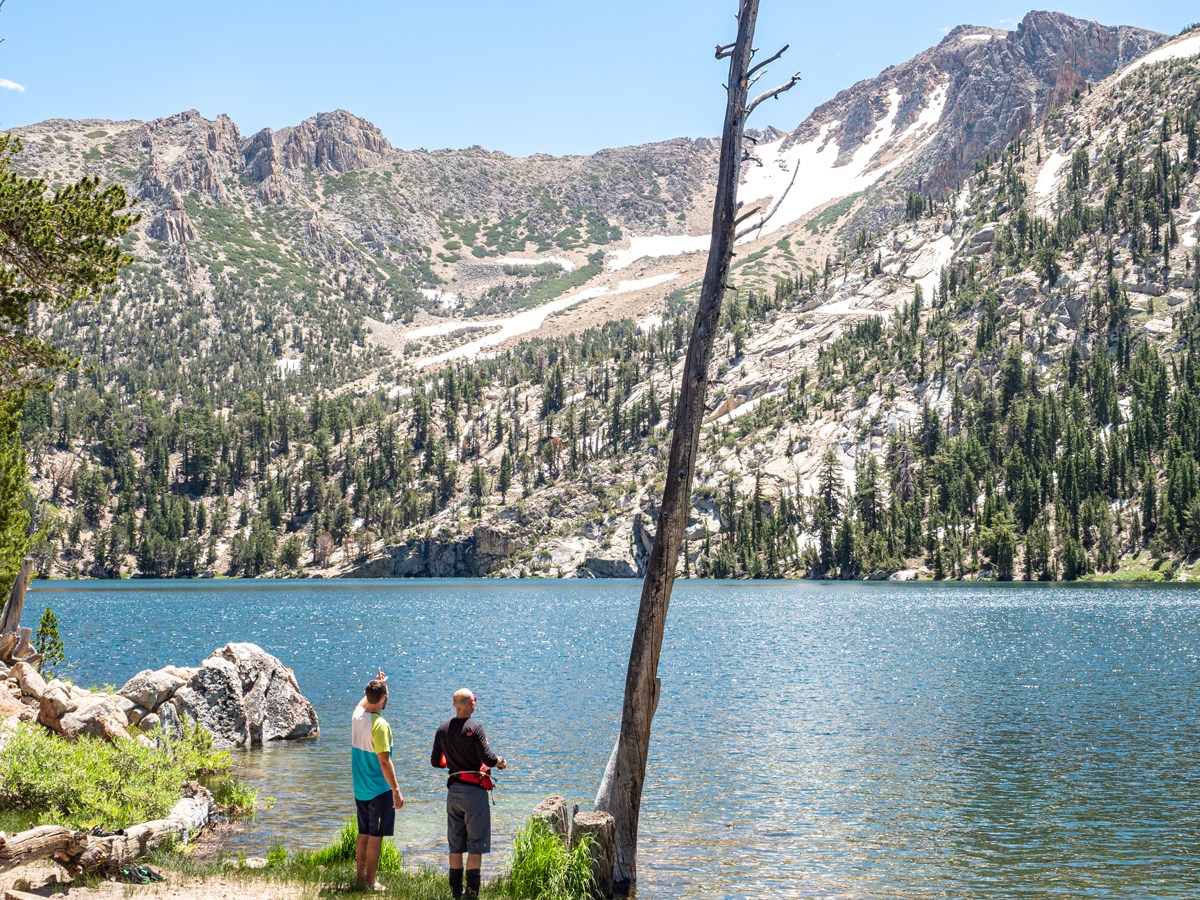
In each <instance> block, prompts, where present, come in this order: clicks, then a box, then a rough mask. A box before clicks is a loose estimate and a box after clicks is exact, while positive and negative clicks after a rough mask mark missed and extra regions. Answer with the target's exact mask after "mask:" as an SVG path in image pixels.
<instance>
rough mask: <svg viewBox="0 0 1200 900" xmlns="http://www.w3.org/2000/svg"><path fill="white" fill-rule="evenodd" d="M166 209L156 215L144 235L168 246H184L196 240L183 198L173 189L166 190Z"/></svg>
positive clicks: (194, 230)
mask: <svg viewBox="0 0 1200 900" xmlns="http://www.w3.org/2000/svg"><path fill="white" fill-rule="evenodd" d="M168 195H169V196H168V200H167V206H166V208H165V209H164V210H163V211H162V212H161V213H159V214H158V217H157V218H156V219H155V220H154V222H153V223H151V225H150V227H149V228H148V229H147V231H146V233H147V234H148V235H149V236H150V237H152V238H155V239H156V240H160V241H166V242H167V243H168V244H186V243H188V242H189V241H194V240H195V239H196V229H195V227H194V226H193V225H192V220H191V217H189V216H188V214H187V208H186V207H185V206H184V205H183V198H182V197H180V196H179V192H178V191H176V190H175V189H174V188H168Z"/></svg>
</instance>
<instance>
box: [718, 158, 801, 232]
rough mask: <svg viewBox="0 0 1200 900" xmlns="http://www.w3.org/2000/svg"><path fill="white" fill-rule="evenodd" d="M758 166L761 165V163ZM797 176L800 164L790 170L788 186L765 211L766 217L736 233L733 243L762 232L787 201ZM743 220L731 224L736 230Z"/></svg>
mask: <svg viewBox="0 0 1200 900" xmlns="http://www.w3.org/2000/svg"><path fill="white" fill-rule="evenodd" d="M759 165H761V163H760V164H759ZM799 174H800V163H796V168H795V169H793V170H792V180H791V181H789V182H788V186H787V187H786V188H784V189H783V193H782V194H780V195H779V199H778V200H776V201H775V205H774V206H772V207H771V208H770V209H769V210H768V211H767V213H766V215H764V216H763V217H762V218H761V219H759V220H758V222H756V223H755V224H753V225H751V226H750V227H748V228H743V229H742V230H741V231H738V232H736V233H735V234H734V236H733V239H734V241H740V240H741V239H742V238H744V237H746V235H748V234H750V233H751V232H754V231H762V229H763V227H764V226H765V225H766V224H767V223H768V222H770V221H771V217H772V216H774V215H775V213H776V212H778V211H779V207H780V206H782V205H783V201H784V200H785V199H787V195H788V194H790V193H791V191H792V185H794V184H795V183H796V176H797V175H799ZM744 218H746V217H745V216H742V217H740V218H739V219H738V220H737V221H736V222H734V223H733V224H734V227H735V228H736V227H737V226H738V225H740V224H741V222H742V219H744Z"/></svg>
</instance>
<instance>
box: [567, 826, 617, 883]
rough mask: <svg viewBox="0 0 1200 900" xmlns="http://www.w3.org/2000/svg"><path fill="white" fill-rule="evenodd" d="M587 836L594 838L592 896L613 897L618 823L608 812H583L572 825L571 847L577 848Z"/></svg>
mask: <svg viewBox="0 0 1200 900" xmlns="http://www.w3.org/2000/svg"><path fill="white" fill-rule="evenodd" d="M585 834H590V835H591V836H592V850H591V857H592V878H593V879H594V884H593V887H592V894H593V896H596V897H611V896H612V895H613V863H614V861H615V860H616V855H617V849H616V841H617V833H616V822H615V821H614V820H613V817H612V816H611V815H609V814H608V813H606V812H581V813H576V814H575V820H574V821H573V822H572V823H571V846H576V845H578V844H579V842H580V841H581V840H583V836H584V835H585Z"/></svg>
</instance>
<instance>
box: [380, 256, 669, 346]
mask: <svg viewBox="0 0 1200 900" xmlns="http://www.w3.org/2000/svg"><path fill="white" fill-rule="evenodd" d="M678 277H679V273H678V272H668V273H666V274H664V275H654V276H652V277H650V278H639V279H634V280H631V281H621V282H619V283H618V284H617V286H616V287H615V288H613V287H608V286H605V285H599V286H597V287H590V288H585V289H583V290H581V291H577V292H576V293H574V294H568V295H567V296H565V297H560V298H559V299H557V300H551V301H550V302H549V303H543V304H542V305H541V306H538V307H535V308H533V309H525V310H521V311H520V312H516V313H513V314H512V315H510V316H500V317H498V318H495V319H452V320H449V321H446V322H439V323H437V324H436V325H427V326H425V327H423V328H414V329H413V330H411V331H408V332H406V333H405V335H404V338H405V339H406V340H410V341H412V340H420V339H422V338H431V337H440V336H442V335H447V334H452V333H454V332H456V331H463V330H464V329H487V330H488V331H489V333H488V334H486V335H484V336H482V337H480V338H477V339H476V340H473V341H470V342H469V343H466V344H463V345H462V346H460V347H454V348H453V349H451V350H447V351H446V352H445V353H439V354H437V355H436V356H426V357H423V358H422V359H419V360H417V361H416V362H415V363H413V365H414V366H416V367H417V368H419V369H423V368H427V367H429V366H435V365H438V364H439V363H443V362H447V361H449V360H453V359H473V358H475V357H477V356H479V355H480V354H481V353H483V352H485V351H487V350H488V349H490V348H492V347H495V346H497V345H498V344H502V343H504V342H505V341H507V340H509V339H510V338H514V337H518V336H520V335H522V334H528V333H529V332H531V331H537V330H538V329H539V328H541V327H542V323H543V322H545V321H546V319H548V318H549V317H550V316H552V315H554V314H555V313H559V312H562V311H563V310H566V309H570V308H571V307H572V306H577V305H579V304H580V303H583V302H584V301H586V300H595V299H596V298H597V297H607V296H616V295H618V294H628V293H632V292H633V291H640V290H643V289H645V288H651V287H657V286H658V285H660V284H666V283H667V282H670V281H674V280H675V279H676V278H678ZM493 329H494V330H493Z"/></svg>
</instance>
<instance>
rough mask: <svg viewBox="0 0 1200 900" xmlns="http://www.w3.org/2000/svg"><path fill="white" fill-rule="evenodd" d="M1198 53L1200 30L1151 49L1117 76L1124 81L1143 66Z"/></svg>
mask: <svg viewBox="0 0 1200 900" xmlns="http://www.w3.org/2000/svg"><path fill="white" fill-rule="evenodd" d="M1197 54H1200V32H1196V33H1193V34H1190V35H1187V36H1186V37H1184V38H1183V39H1182V40H1178V41H1174V42H1173V43H1170V44H1164V45H1163V46H1161V47H1159V48H1157V49H1155V50H1151V51H1150V52H1149V53H1147V54H1146V55H1145V56H1143V57H1141V58H1140V59H1138V60H1137V61H1135V62H1133V63H1131V64H1130V65H1128V66H1126V67H1125V68H1124V69H1123V70H1122V71H1121V73H1120V74H1119V75H1118V76H1117V82H1118V83H1120V82H1122V81H1124V80H1125V79H1126V78H1127V77H1129V76H1130V75H1132V74H1133V73H1134V72H1136V71H1137V70H1138V69H1140V68H1141V67H1142V66H1152V65H1154V64H1155V63H1160V62H1166V61H1167V60H1168V59H1187V58H1188V57H1189V56H1196V55H1197Z"/></svg>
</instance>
